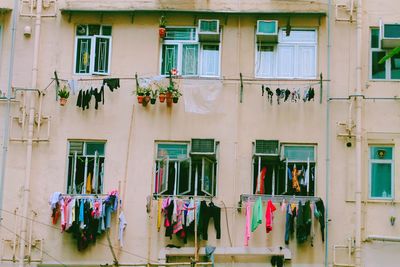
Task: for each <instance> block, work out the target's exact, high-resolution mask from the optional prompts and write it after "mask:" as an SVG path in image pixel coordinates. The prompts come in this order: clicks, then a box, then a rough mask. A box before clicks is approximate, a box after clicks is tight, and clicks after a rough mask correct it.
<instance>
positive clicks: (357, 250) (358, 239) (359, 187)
mask: <svg viewBox="0 0 400 267" xmlns="http://www.w3.org/2000/svg"><path fill="white" fill-rule="evenodd" d="M356 32H357V41H356V45H357V51H356V64H357V65H356V88H355V92H354V94H355V95H356V97H355V104H356V106H355V111H356V133H355V134H356V146H355V152H356V155H355V156H356V177H355V179H356V181H355V184H356V188H355V200H356V205H355V209H356V210H355V212H356V220H355V221H356V225H355V227H356V229H355V239H356V240H355V241H356V248H355V266H356V267H359V266H361V224H362V218H361V209H362V207H361V197H362V185H361V184H362V173H361V164H362V161H361V157H362V154H361V153H362V140H361V134H362V133H361V132H362V118H361V115H362V97H360V95H362V92H361V91H362V90H361V63H362V58H361V56H362V50H361V48H362V0H358V4H357V28H356Z"/></svg>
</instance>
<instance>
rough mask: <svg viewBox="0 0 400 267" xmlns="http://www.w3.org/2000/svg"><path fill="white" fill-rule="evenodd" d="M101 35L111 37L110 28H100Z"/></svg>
mask: <svg viewBox="0 0 400 267" xmlns="http://www.w3.org/2000/svg"><path fill="white" fill-rule="evenodd" d="M101 34H102V35H106V36H111V26H102V27H101Z"/></svg>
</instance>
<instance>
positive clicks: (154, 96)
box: [150, 90, 158, 105]
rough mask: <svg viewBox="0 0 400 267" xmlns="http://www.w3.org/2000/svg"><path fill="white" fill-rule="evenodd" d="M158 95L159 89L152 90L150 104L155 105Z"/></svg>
mask: <svg viewBox="0 0 400 267" xmlns="http://www.w3.org/2000/svg"><path fill="white" fill-rule="evenodd" d="M157 95H158V91H157V90H151V98H150V104H152V105H154V104H155V103H156V100H157Z"/></svg>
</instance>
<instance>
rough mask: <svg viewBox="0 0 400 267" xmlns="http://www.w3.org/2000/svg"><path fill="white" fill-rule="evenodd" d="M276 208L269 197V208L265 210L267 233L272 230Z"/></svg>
mask: <svg viewBox="0 0 400 267" xmlns="http://www.w3.org/2000/svg"><path fill="white" fill-rule="evenodd" d="M275 210H276V207H275V205H274V204H273V203H272V201H271V199H269V200H268V202H267V209H266V211H265V229H266V231H267V234H268V233H269V232H271V231H272V221H273V220H274V212H275Z"/></svg>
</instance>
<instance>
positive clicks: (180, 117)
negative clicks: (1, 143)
mask: <svg viewBox="0 0 400 267" xmlns="http://www.w3.org/2000/svg"><path fill="white" fill-rule="evenodd" d="M378 2H379V1H369V2H368V3H366V5H365V6H364V10H363V15H364V17H363V42H362V43H363V45H362V55H363V63H362V64H363V65H362V85H363V88H364V90H363V93H364V94H365V95H367V96H370V97H372V96H379V97H393V96H394V95H396V94H397V92H396V90H397V88H398V83H396V82H376V81H369V79H368V77H369V76H368V68H369V27H370V26H377V25H378V20H379V18H380V17H381V16H383V15H385V18H387V19H388V20H390V22H393V21H399V20H400V17H399V15H397V14H394V13H393V14H392V13H391V11H390V7H389V6H385V5H382V4H379V3H378ZM113 3H115V2H113ZM179 3H182V2H181V1H179ZM239 3H240V5H239V4H238V2H237V1H235V2H234V3H233V1H225V2H221V1H219V2H218V3H217V2H216V1H207V4H206V2H204V1H188V2H185V4H178V3H173V2H171V1H168V3H164V2H163V1H157V2H156V1H146V2H138V1H135V2H131V1H126V2H125V1H121V2H118V3H117V4H116V5H115V8H119V9H120V8H125V9H127V8H129V7H131V8H135V9H159V8H172V7H175V8H177V9H183V10H186V9H194V10H196V9H199V10H206V9H210V10H217V11H235V12H238V11H240V10H246V11H248V12H252V11H258V10H266V9H268V8H270V10H271V12H274V11H275V12H278V11H281V10H289V11H290V10H299V11H302V9H296V8H298V6H299V5H301V6H302V8H304V10H308V11H311V12H314V11H316V10H321V5H322V6H323V8H322V9H324V10H326V9H325V8H326V4H324V3H319V2H317V5H318V7H317V9H314V7H315V6H308V5H305V4H299V3H291V2H290V5H289V2H284V3H281V2H279V1H259V2H254V1H253V2H251V4H250V2H243V1H242V2H239ZM170 5H171V6H170ZM59 6H60V7H61V8H65V9H67V8H70V9H74V8H81V9H85V8H88V7H89V8H91V7H93V8H94V9H95V8H97V9H109V8H111V7H110V3H107V2H102V3H100V4H98V5H96V6H93V3H92V2H81V1H67V2H65V3H64V2H61V3H59ZM268 10H269V9H268ZM159 15H160V14H159V13H151V12H150V13H149V12H136V13H135V14H134V17H133V22H132V16H131V14H130V13H129V12H126V13H103V14H102V15H101V14H100V13H85V12H84V13H71V16H69V14H68V12H66V13H65V14H64V15H62V14H60V13H59V12H58V14H57V17H55V18H44V19H43V20H42V32H41V41H40V52H39V75H38V78H39V80H38V88H41V89H43V88H45V87H46V86H47V85H48V84H49V82H50V81H51V78H52V76H53V72H54V70H57V72H58V74H59V77H60V78H63V79H71V78H79V76H76V75H73V55H74V40H75V39H74V31H75V26H76V24H80V23H82V24H84V23H96V24H111V25H112V26H113V28H112V31H113V33H112V38H113V49H112V57H111V76H112V77H133V76H134V74H135V73H136V72H137V73H138V75H139V76H140V77H141V76H153V75H158V74H159V51H160V43H159V38H158V32H157V31H158V29H157V28H158V19H159ZM386 15H388V16H386ZM201 16H202V15H201V14H198V15H192V14H189V13H179V12H178V13H167V20H168V24H169V25H193V22H194V20H195V19H199V18H201ZM204 16H205V17H207V18H218V19H220V20H221V21H222V22H223V23H222V22H221V24H222V27H223V40H222V50H221V54H222V59H221V77H224V78H225V79H226V80H223V81H217V80H215V81H206V80H202V79H200V80H197V79H184V80H182V81H181V89H182V90H183V94H184V95H183V98H182V99H181V100H180V103H179V104H177V105H174V106H173V107H172V108H167V107H166V106H165V104H164V105H161V104H160V103H157V104H156V105H155V106H148V107H146V108H145V107H142V106H140V105H138V104H137V101H136V99H135V96H134V95H133V94H132V91H133V89H134V86H135V82H134V81H133V80H121V88H120V89H118V90H117V91H114V92H110V91H109V90H108V89H107V90H106V94H105V98H106V99H105V105H104V106H100V108H99V110H94V109H93V108H91V109H90V110H87V111H86V110H85V111H82V110H81V109H79V108H77V107H76V106H75V103H76V98H77V96H76V95H71V96H70V98H69V100H68V105H67V106H65V107H60V106H59V104H58V103H57V102H56V101H55V90H54V86H50V87H49V88H48V89H47V90H46V95H45V96H44V98H43V114H44V115H49V116H51V131H50V141H49V142H46V143H40V144H34V146H33V159H32V176H31V181H32V182H31V191H30V192H31V193H30V201H29V209H30V210H34V211H35V212H37V213H38V215H37V218H36V220H37V221H38V222H41V223H35V224H34V237H35V238H39V239H41V238H44V239H45V243H44V244H45V245H44V250H45V251H46V252H47V253H48V254H50V255H51V257H50V256H49V255H45V256H44V259H45V262H49V263H50V262H53V263H56V262H55V261H56V260H59V261H61V262H63V263H78V264H83V263H111V262H112V255H111V253H110V250H109V248H108V245H107V240H106V238H105V237H104V236H103V237H102V238H101V239H100V240H99V241H98V243H97V244H96V245H94V246H90V247H89V248H88V249H87V250H86V251H85V252H78V251H77V249H76V246H75V242H74V240H73V239H72V237H71V236H70V235H68V234H61V233H60V229H59V227H58V226H57V227H54V226H52V225H51V218H50V215H51V213H50V208H49V206H48V203H47V201H48V197H49V196H50V194H51V193H52V192H54V191H61V192H65V187H66V179H67V178H66V176H67V174H66V164H67V158H66V154H67V140H68V139H88V140H91V139H96V140H98V139H100V140H106V141H107V146H106V156H105V157H106V161H105V162H106V165H105V187H104V190H105V192H107V191H109V190H111V189H114V188H118V187H120V188H121V191H123V190H122V189H123V188H122V187H123V185H124V183H123V181H124V178H125V168H127V169H126V173H127V179H126V182H127V183H126V192H127V194H126V196H125V199H126V201H125V204H124V209H125V210H124V213H125V215H126V218H127V221H128V226H127V229H126V231H125V246H124V248H123V251H119V252H117V254H118V256H119V257H120V258H119V260H120V262H127V263H128V262H130V263H132V262H146V259H147V258H149V259H151V260H153V261H157V260H158V254H159V251H160V250H161V249H162V248H164V246H165V245H166V244H168V243H171V242H172V243H175V244H181V243H180V242H177V241H176V238H175V237H174V239H173V240H172V241H170V240H169V239H166V238H165V237H164V232H163V229H162V230H161V232H159V233H158V232H157V231H156V220H155V218H156V203H152V205H151V207H152V209H151V212H150V213H149V214H147V213H146V209H145V208H146V207H145V205H146V197H147V196H149V195H150V194H151V193H152V186H151V185H152V179H153V178H152V172H153V171H152V170H153V167H154V153H155V151H154V142H155V140H171V141H189V140H190V139H191V138H215V139H216V140H218V141H219V142H220V145H219V158H218V163H219V169H218V181H217V197H216V200H215V202H216V203H218V204H219V205H220V206H222V201H223V202H224V203H225V205H226V206H227V207H228V209H226V211H225V210H223V211H222V214H221V218H222V220H221V226H222V239H221V240H216V239H215V234H214V232H213V229H212V226H210V229H209V230H210V231H209V241H208V243H205V242H201V245H202V246H203V245H206V244H211V245H216V246H221V247H228V246H231V243H230V239H231V240H232V245H233V246H242V245H243V238H244V223H245V222H244V219H245V218H244V215H243V211H242V212H238V211H237V210H236V209H235V207H236V206H237V203H238V201H239V197H240V194H242V193H251V185H252V178H251V173H252V171H251V169H252V165H251V159H252V142H253V141H254V140H255V139H279V140H280V141H281V142H284V143H312V144H316V145H317V155H316V157H317V174H316V175H317V184H316V195H317V196H319V197H321V198H322V199H324V200H325V199H326V196H327V195H328V196H329V199H330V204H329V210H330V219H331V222H330V223H329V226H330V227H329V244H328V250H329V255H330V256H329V261H330V262H332V251H333V245H339V244H340V245H343V244H346V242H347V239H348V238H353V237H354V234H355V226H354V224H355V217H354V214H355V209H354V184H355V182H354V179H355V178H354V176H355V150H354V143H353V146H352V147H351V148H347V147H346V145H345V141H344V140H343V139H342V138H339V137H337V134H338V133H342V132H343V128H341V127H339V126H338V125H337V124H338V123H339V122H344V121H346V120H347V116H348V114H347V112H348V104H347V102H346V101H333V102H331V104H330V112H331V116H330V124H329V126H330V132H329V138H330V142H331V146H330V149H331V153H330V154H329V156H330V178H331V179H330V182H329V184H328V188H329V190H328V192H326V189H325V188H326V186H327V184H326V179H325V178H326V108H327V103H326V101H325V100H324V101H323V103H322V104H320V103H319V101H318V100H319V91H318V90H317V94H316V101H314V102H311V103H299V104H288V103H284V104H282V105H280V106H278V105H276V104H274V105H272V106H271V105H270V104H268V103H267V102H266V100H265V98H262V97H261V90H260V86H261V84H262V83H264V84H265V83H269V84H272V85H275V86H279V85H280V84H282V83H285V84H292V85H293V86H296V85H298V84H304V81H289V82H288V81H258V80H254V81H247V82H245V83H244V91H243V103H239V95H240V91H239V82H238V81H237V80H232V79H238V78H239V73H240V72H241V73H243V75H244V76H245V77H246V78H250V79H251V78H253V77H254V58H255V57H254V26H255V23H256V20H257V19H264V18H265V19H278V20H280V26H284V25H285V24H286V20H287V15H279V14H275V15H251V14H248V15H240V16H239V15H234V14H231V15H221V14H207V15H204ZM325 19H326V18H325V17H321V18H320V19H319V18H318V16H293V17H291V23H292V26H293V27H296V26H297V27H315V28H317V29H318V67H317V72H318V73H323V76H324V77H327V35H328V32H327V25H326V21H325ZM10 22H11V15H10V14H6V15H0V23H2V25H3V26H4V29H5V32H4V35H3V37H4V40H3V43H2V45H3V49H2V51H0V52H1V54H0V62H1V68H0V85H1V86H5V84H6V81H7V76H6V74H7V72H8V71H7V66H8V64H7V62H8V58H7V57H8V53H9V48H10ZM26 25H30V26H32V27H33V26H34V25H33V20H31V19H29V18H22V17H20V18H19V20H18V27H17V35H16V36H17V40H16V57H15V71H14V77H13V85H14V86H19V87H29V86H30V83H31V81H30V77H31V68H32V51H33V35H32V37H31V38H25V37H24V36H23V27H24V26H26ZM331 25H332V29H331V35H332V51H331V59H332V61H331V65H330V68H331V82H330V92H331V96H332V97H347V95H349V94H352V93H353V90H354V87H355V70H356V69H355V60H356V44H355V43H356V35H355V23H352V24H351V23H346V22H335V21H334V18H332V21H331ZM210 83H213V84H214V85H218V86H220V87H221V88H222V97H221V99H222V101H220V102H219V103H218V105H219V106H220V109H221V111H222V112H220V113H211V114H207V115H198V114H193V113H188V112H185V107H184V101H183V100H184V98H185V88H189V87H193V86H197V87H199V88H201V87H203V86H208V85H209V84H210ZM97 85H99V83H98V82H81V83H80V86H82V87H89V86H97ZM367 85H368V86H367ZM326 88H327V83H324V91H323V98H324V99H325V96H326ZM18 99H20V100H22V99H23V98H22V96H21V95H19V96H18ZM37 104H38V102H37ZM0 105H1V106H0V108H1V109H0V112H2V113H1V115H2V116H1V118H2V119H3V120H4V118H5V116H3V114H4V113H3V111H4V106H5V105H4V104H3V103H2V102H0ZM19 106H20V104H19V103H16V104H13V108H12V112H11V115H12V116H20V114H21V113H20V108H19ZM397 109H398V103H397V102H395V101H385V102H383V101H375V102H374V101H366V102H365V104H364V112H363V147H364V149H363V152H364V153H363V200H364V201H366V200H367V197H368V143H385V144H393V145H395V150H394V151H395V170H396V175H395V204H394V205H391V203H390V202H384V201H383V202H374V203H371V202H365V204H364V205H363V222H364V223H363V236H364V237H366V236H368V235H370V234H380V235H386V236H396V235H398V233H399V229H398V227H399V224H398V223H396V224H395V226H393V227H392V226H390V224H389V217H390V215H391V212H394V213H395V214H398V213H399V211H400V208H399V207H398V203H397V202H398V200H399V195H400V191H399V190H400V186H399V183H398V181H397V177H398V175H397V170H398V169H399V167H398V166H399V164H400V162H399V159H398V158H399V157H397V154H398V143H399V134H398V132H399V127H398V125H399V116H398V111H397ZM36 111H37V110H36ZM353 113H354V110H353ZM132 114H133V115H132ZM352 115H353V120H354V114H352ZM131 116H133V120H132V122H133V132H132V134H131V135H130V136H129V126H130V122H131ZM3 125H4V124H3V121H2V122H1V126H0V130H1V132H0V137H1V140H2V135H3ZM14 126H16V125H14ZM16 129H18V127H16ZM12 134H17V132H12ZM128 140H131V147H128ZM128 149H130V154H129V158H128V159H126V156H127V150H128ZM25 158H26V144H24V143H18V142H11V143H10V145H9V151H8V160H7V168H6V176H5V183H4V185H5V188H6V190H5V191H4V193H3V196H2V197H3V207H4V210H5V211H3V213H2V217H3V225H4V226H6V227H8V228H9V229H10V230H11V231H14V226H15V225H17V227H19V220H20V218H18V220H17V222H18V223H17V224H15V221H14V217H13V216H12V215H11V214H10V213H9V212H13V211H14V209H15V208H19V211H18V212H21V203H22V201H21V200H22V191H21V189H22V186H23V183H24V178H25V177H24V174H25V166H26V159H25ZM126 162H127V163H128V164H127V165H125V163H126ZM225 212H226V215H225ZM30 215H31V214H29V216H30ZM225 218H227V219H228V220H227V221H226V219H225ZM284 221H285V217H284V214H283V213H282V212H280V211H277V212H276V213H275V220H274V230H273V232H272V234H271V235H269V236H268V237H267V236H266V234H265V233H264V229H263V228H259V229H258V230H257V231H256V232H255V233H254V234H253V235H252V238H251V241H250V246H252V247H263V246H281V245H283V234H284ZM115 223H116V221H115V222H114V226H115ZM227 223H228V225H229V232H230V235H231V238H229V236H228V227H227ZM315 224H316V225H315V233H316V237H315V242H314V247H311V246H310V245H309V243H307V244H304V245H297V244H296V241H295V239H294V240H293V241H291V243H290V245H289V248H290V250H291V251H292V257H293V259H292V261H291V262H288V264H289V265H292V266H321V265H322V264H323V262H324V246H325V244H323V243H322V241H321V234H320V231H319V224H318V223H317V221H315ZM17 231H18V228H17ZM0 234H1V236H2V237H4V238H11V239H12V238H13V235H12V234H11V232H9V231H8V230H5V229H2V230H1V231H0ZM115 234H116V228H115V227H114V228H113V229H112V240H113V244H114V245H117V243H116V240H115ZM187 246H194V244H193V240H189V243H188V244H187ZM373 253H379V251H377V250H374V252H373ZM6 256H10V255H9V251H8V255H6ZM55 259H56V260H55ZM217 260H218V262H220V263H221V264H223V263H225V264H231V261H232V259H231V258H228V259H226V258H217ZM234 261H237V262H238V264H240V262H243V261H244V262H251V264H252V265H255V266H256V265H259V264H264V263H265V262H266V261H269V258H267V257H255V258H251V259H248V258H245V259H242V258H235V259H234ZM387 266H390V265H387Z"/></svg>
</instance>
